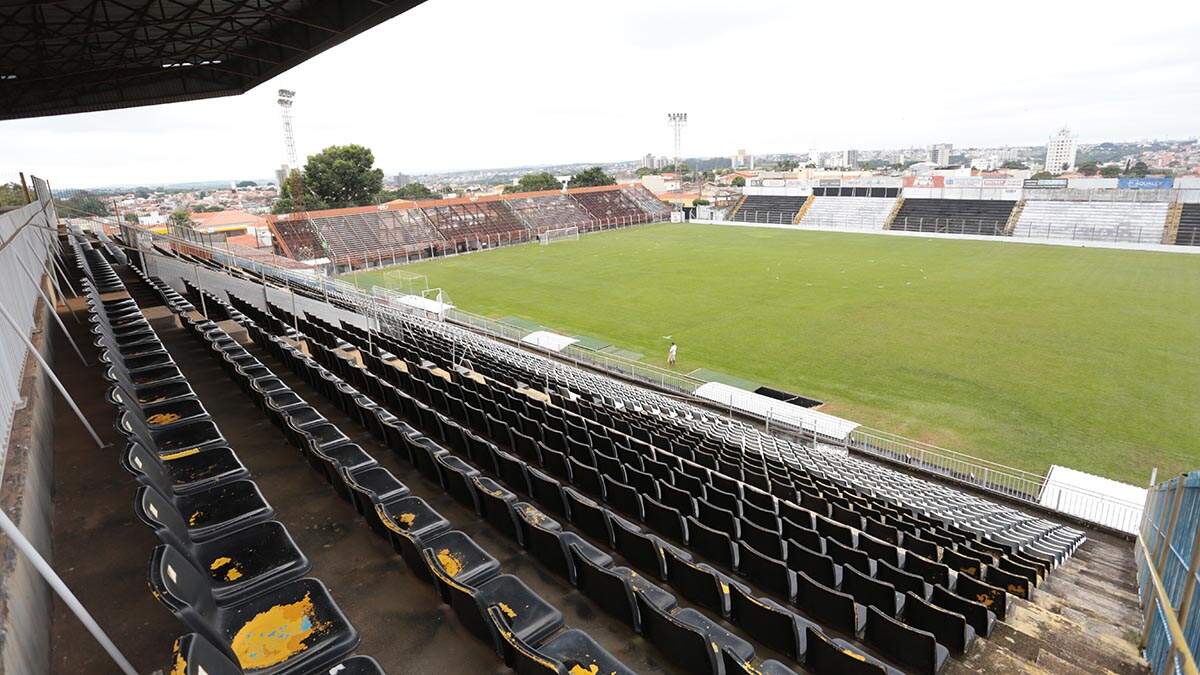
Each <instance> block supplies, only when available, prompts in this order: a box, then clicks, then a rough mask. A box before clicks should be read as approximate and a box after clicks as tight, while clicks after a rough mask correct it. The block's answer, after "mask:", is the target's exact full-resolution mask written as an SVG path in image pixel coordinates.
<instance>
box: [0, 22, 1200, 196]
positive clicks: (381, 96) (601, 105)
mask: <svg viewBox="0 0 1200 675" xmlns="http://www.w3.org/2000/svg"><path fill="white" fill-rule="evenodd" d="M279 87H287V88H291V89H295V90H296V91H297V94H296V108H295V113H296V143H297V146H298V149H299V152H300V155H301V157H302V158H303V157H304V156H305V155H307V154H310V153H313V152H316V151H318V150H320V149H321V148H323V147H325V146H328V145H332V144H343V143H361V144H364V145H366V146H368V147H370V148H371V149H373V150H374V151H375V158H376V163H377V165H378V166H380V167H381V168H383V169H384V170H385V171H386V172H387V173H388V174H389V175H391V174H395V173H396V172H399V171H403V172H405V173H419V172H424V171H437V170H453V169H470V168H486V167H501V166H515V165H528V164H548V163H558V162H575V161H581V162H582V161H614V160H622V159H633V158H636V157H640V156H641V155H643V154H645V153H646V152H653V153H655V154H663V155H666V154H670V151H671V134H670V131H669V130H668V128H667V126H666V122H665V115H666V113H667V112H672V111H684V112H687V113H688V115H689V126H688V127H687V129H686V130H685V132H684V142H683V146H684V147H683V152H684V154H685V155H688V156H696V155H729V154H732V153H733V152H734V151H735V150H736V149H737V148H740V147H744V148H747V149H748V150H749V151H751V152H803V151H806V150H809V149H811V148H817V149H821V150H835V149H840V148H844V147H855V148H880V147H909V146H921V145H927V144H930V143H936V142H950V143H953V144H954V145H955V146H957V147H962V146H981V145H1001V144H1013V145H1022V144H1026V145H1028V144H1039V143H1042V142H1044V141H1045V139H1046V138H1047V137H1048V136H1049V135H1050V134H1051V133H1053V132H1054V131H1055V130H1056V129H1058V128H1059V127H1061V126H1063V125H1067V126H1069V127H1070V128H1071V129H1073V130H1075V131H1076V132H1077V133H1078V134H1079V136H1080V138H1081V140H1083V141H1084V142H1088V141H1098V140H1136V139H1142V138H1190V137H1194V136H1196V134H1197V133H1200V10H1197V9H1196V5H1195V0H1190V1H1183V2H1155V3H1152V4H1151V5H1149V6H1141V5H1137V4H1134V5H1130V4H1129V3H1127V2H1122V3H1111V5H1109V4H1107V3H1102V2H1048V1H1046V0H1039V1H1038V2H1017V1H1006V2H1000V3H986V4H984V3H975V2H962V1H961V0H959V1H956V2H941V1H936V2H932V1H926V2H894V1H892V2H858V3H852V4H846V3H808V2H797V1H795V0H780V1H778V2H776V1H772V0H744V1H738V2H733V1H730V0H720V1H718V2H709V1H707V0H690V1H676V0H608V2H605V3H585V2H574V1H565V0H519V1H517V2H497V1H495V0H428V1H427V2H425V3H424V4H422V5H421V6H419V7H417V8H416V9H413V10H411V11H409V12H407V13H405V14H402V15H400V16H399V17H397V18H395V19H392V20H391V21H389V22H387V23H385V24H383V25H381V26H378V27H376V28H374V29H372V30H370V31H368V32H366V33H364V34H362V35H360V36H358V37H356V38H353V39H351V40H350V41H348V42H346V43H343V44H342V45H339V46H337V47H334V48H333V49H331V50H329V51H327V52H325V53H323V54H321V55H319V56H317V57H316V58H313V59H311V60H309V61H308V62H306V63H304V64H302V65H300V66H298V67H297V68H294V69H293V70H291V71H289V72H287V73H284V74H283V75H281V76H279V77H277V78H275V79H274V80H272V81H269V82H267V83H266V84H263V85H260V86H259V87H258V88H256V89H254V90H253V91H251V92H249V93H247V94H245V95H243V96H240V97H231V98H223V99H213V100H207V101H195V102H189V103H176V104H171V105H163V106H152V107H145V108H134V109H128V110H118V111H110V112H98V113H87V114H80V115H67V116H60V117H48V118H40V119H31V120H19V121H10V122H0V181H7V180H10V179H13V178H15V175H16V172H17V171H20V170H24V171H26V172H27V173H34V174H37V175H40V176H45V177H47V178H49V179H50V180H51V181H52V182H53V183H54V184H55V185H57V186H60V187H68V186H71V187H87V186H97V185H107V184H113V183H146V184H156V183H164V182H179V181H190V180H208V179H226V178H260V177H267V176H270V175H272V174H271V172H272V170H273V168H274V167H276V166H278V164H279V163H280V162H281V161H282V160H283V142H282V133H281V131H280V123H279V114H278V111H277V108H276V105H275V91H276V89H278V88H279ZM301 161H303V160H301Z"/></svg>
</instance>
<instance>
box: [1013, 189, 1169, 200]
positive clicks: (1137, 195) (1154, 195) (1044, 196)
mask: <svg viewBox="0 0 1200 675" xmlns="http://www.w3.org/2000/svg"><path fill="white" fill-rule="evenodd" d="M1021 194H1022V197H1021V198H1022V199H1025V200H1027V201H1039V202H1174V201H1179V198H1180V194H1179V190H1173V189H1162V190H1133V189H1113V188H1096V189H1082V188H1062V189H1051V190H1023V191H1022V193H1021Z"/></svg>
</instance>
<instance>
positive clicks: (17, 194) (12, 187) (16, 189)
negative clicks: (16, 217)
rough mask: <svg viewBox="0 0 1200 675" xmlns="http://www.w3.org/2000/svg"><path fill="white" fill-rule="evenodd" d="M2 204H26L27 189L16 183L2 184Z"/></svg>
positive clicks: (0, 185)
mask: <svg viewBox="0 0 1200 675" xmlns="http://www.w3.org/2000/svg"><path fill="white" fill-rule="evenodd" d="M0 206H25V191H24V190H22V189H21V186H20V185H17V184H16V183H4V184H0Z"/></svg>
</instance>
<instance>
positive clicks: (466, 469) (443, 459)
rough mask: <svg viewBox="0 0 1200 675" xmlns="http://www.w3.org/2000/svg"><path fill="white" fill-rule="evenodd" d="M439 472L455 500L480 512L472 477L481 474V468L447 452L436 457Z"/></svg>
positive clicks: (444, 485)
mask: <svg viewBox="0 0 1200 675" xmlns="http://www.w3.org/2000/svg"><path fill="white" fill-rule="evenodd" d="M435 461H436V462H437V464H438V472H439V473H440V474H441V476H442V485H443V487H445V488H446V492H448V493H450V496H451V497H453V498H454V501H456V502H458V503H459V504H462V505H463V506H465V507H467V508H468V509H471V511H473V512H475V513H479V498H478V497H477V496H476V494H475V488H474V485H473V484H472V482H471V479H472V478H473V477H475V476H478V475H479V469H476V468H474V467H472V466H471V465H469V464H467V463H466V462H464V461H463V460H461V459H459V458H458V457H455V456H454V455H451V454H450V453H446V454H444V455H438V456H437V457H436V458H435Z"/></svg>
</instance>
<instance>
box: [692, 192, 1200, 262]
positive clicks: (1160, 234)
mask: <svg viewBox="0 0 1200 675" xmlns="http://www.w3.org/2000/svg"><path fill="white" fill-rule="evenodd" d="M910 178H911V177H910ZM938 178H940V177H938ZM1074 180H1075V179H1069V180H1066V181H1064V182H1063V183H1062V184H1058V183H1054V184H1053V185H1052V186H1046V185H1039V184H1038V181H1026V183H1032V184H1030V185H1026V184H1025V183H1023V182H1022V181H1020V180H1015V179H1009V178H986V179H985V178H980V177H968V178H960V179H957V180H956V182H955V185H954V186H950V185H948V184H944V183H941V182H937V183H935V184H933V185H932V186H930V185H917V184H915V183H912V182H908V179H901V178H867V179H846V180H820V181H803V180H794V181H792V180H789V181H786V183H787V185H784V186H762V185H756V186H750V187H747V188H745V189H744V195H743V197H742V198H741V199H740V200H738V202H737V203H736V204H735V205H734V206H732V207H731V208H729V209H727V210H725V212H724V213H722V212H721V211H720V210H716V209H707V210H705V212H704V215H702V216H698V217H697V220H699V221H700V222H712V223H731V224H748V225H755V224H758V225H766V226H771V227H787V226H789V225H792V226H795V227H799V228H808V229H830V230H845V231H856V232H895V233H912V234H921V235H931V236H951V237H962V236H966V237H976V236H982V237H988V238H997V237H1005V238H1008V239H1010V240H1013V241H1025V242H1039V243H1049V244H1068V245H1096V244H1103V245H1105V246H1108V247H1112V248H1140V249H1143V250H1171V249H1172V248H1173V247H1174V246H1175V245H1179V246H1189V247H1190V246H1195V245H1196V244H1197V243H1198V242H1200V235H1197V234H1196V232H1197V224H1196V223H1197V222H1198V221H1200V215H1198V214H1200V210H1198V209H1200V179H1197V178H1195V177H1181V178H1177V179H1175V180H1174V185H1173V186H1171V187H1163V186H1164V185H1171V183H1172V181H1170V180H1169V179H1168V180H1167V181H1165V182H1163V181H1159V180H1157V179H1156V180H1155V181H1154V182H1152V183H1150V185H1152V186H1154V187H1153V188H1147V189H1135V188H1128V187H1121V183H1120V182H1119V181H1118V179H1115V178H1114V179H1111V180H1108V179H1099V180H1098V181H1092V182H1091V183H1088V184H1087V185H1092V184H1094V183H1096V182H1101V183H1105V185H1104V186H1102V187H1080V188H1076V187H1071V181H1074ZM985 181H990V182H985ZM779 182H783V181H779ZM829 182H834V183H839V184H840V185H839V186H830V185H823V184H822V183H829ZM1176 250H1179V249H1176Z"/></svg>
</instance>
